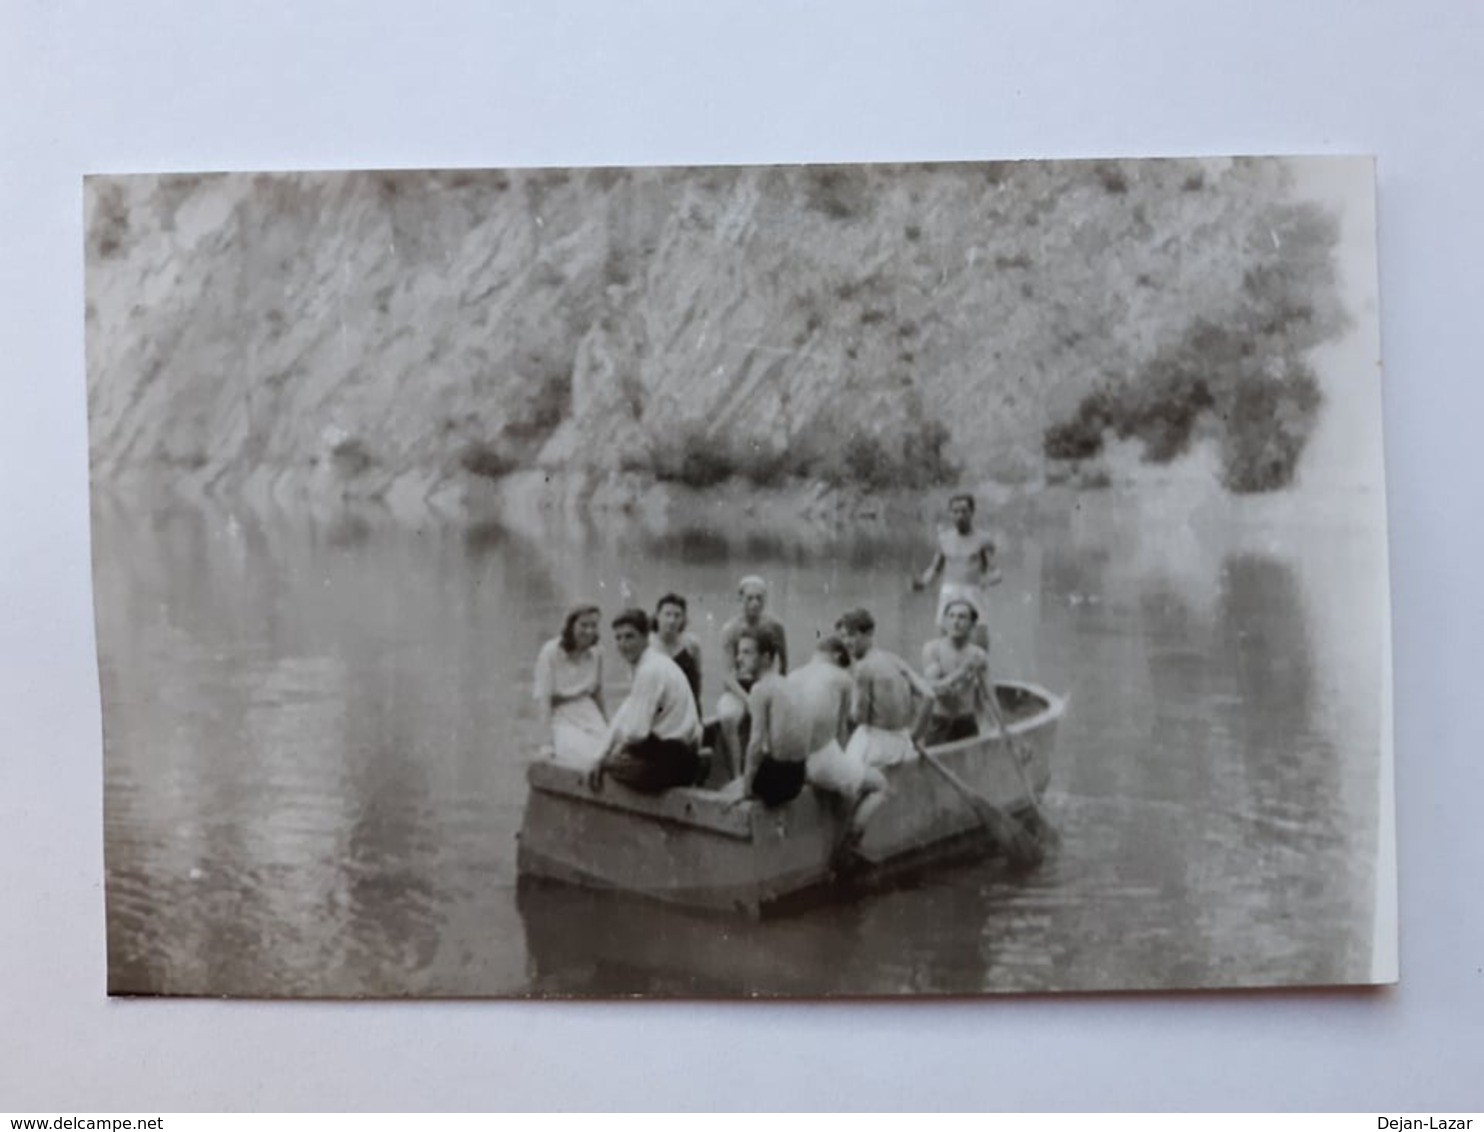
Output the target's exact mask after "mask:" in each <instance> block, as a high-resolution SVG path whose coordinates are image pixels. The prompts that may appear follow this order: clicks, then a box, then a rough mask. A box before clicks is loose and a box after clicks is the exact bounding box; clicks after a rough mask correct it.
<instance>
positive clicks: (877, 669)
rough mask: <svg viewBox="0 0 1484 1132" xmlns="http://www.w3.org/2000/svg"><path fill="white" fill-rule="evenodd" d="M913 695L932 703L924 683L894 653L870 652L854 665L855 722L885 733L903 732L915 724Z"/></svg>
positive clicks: (884, 651) (930, 690)
mask: <svg viewBox="0 0 1484 1132" xmlns="http://www.w3.org/2000/svg"><path fill="white" fill-rule="evenodd" d="M914 692H915V693H916V694H917V695H918V696H921V697H923V698H924V699H928V700H931V699H932V696H933V693H932V689H931V688H929V687H928V686H927V684H926V682H925V681H924V680H923V679H922V677H920V676H919V675H917V673H915V672H913V671H912V669H910V668H909V667H907V662H906V661H904V660H903V659H902V658H901V657H899V656H897V655H896V654H895V653H889V652H887V651H886V650H884V649H877V648H873V649H872V650H871V651H870V652H868V653H866V655H865V656H863V657H861V658H860V659H858V660H857V661H856V662H855V701H854V710H853V714H854V716H855V721H856V722H857V723H860V724H864V725H866V726H870V727H880V728H882V729H884V730H886V731H902V730H905V729H907V728H909V727H912V726H913V724H914V723H915V722H916V720H917V714H918V713H917V710H916V708H915V706H914V704H913V694H914Z"/></svg>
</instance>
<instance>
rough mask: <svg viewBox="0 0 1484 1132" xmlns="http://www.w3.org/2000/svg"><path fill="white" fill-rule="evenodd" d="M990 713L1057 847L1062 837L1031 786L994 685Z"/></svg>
mask: <svg viewBox="0 0 1484 1132" xmlns="http://www.w3.org/2000/svg"><path fill="white" fill-rule="evenodd" d="M989 713H990V715H992V716H993V717H994V725H995V726H996V727H997V728H999V731H1000V742H1001V743H1002V744H1003V745H1004V748H1005V755H1006V757H1008V758H1009V760H1010V762H1011V763H1012V764H1014V766H1015V773H1016V774H1017V775H1018V776H1019V777H1020V785H1021V788H1022V789H1023V790H1024V791H1025V796H1026V798H1027V800H1029V802H1030V804H1031V809H1032V810H1034V811H1035V813H1036V821H1037V823H1038V824H1039V825H1040V827H1041V829H1043V830H1044V831H1045V837H1046V839H1047V840H1048V841H1050V842H1051V844H1052V845H1053V846H1055V845H1056V843H1057V842H1058V841H1060V840H1061V837H1060V835H1059V834H1058V833H1057V832H1056V827H1055V826H1053V825H1052V824H1051V822H1050V821H1048V820H1047V818H1046V813H1045V811H1044V810H1042V809H1041V803H1040V800H1039V799H1038V798H1037V797H1036V788H1035V787H1034V786H1032V785H1031V780H1030V776H1029V775H1028V774H1026V771H1025V764H1026V760H1024V759H1022V758H1021V750H1022V748H1021V745H1020V744H1019V743H1017V742H1016V741H1015V738H1014V736H1012V735H1011V734H1010V728H1009V726H1008V725H1007V724H1006V723H1005V717H1004V716H1003V715H1002V714H1001V713H1000V701H999V697H998V695H996V693H995V689H994V685H993V684H991V685H990V689H989Z"/></svg>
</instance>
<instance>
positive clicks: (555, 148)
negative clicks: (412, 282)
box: [0, 0, 1484, 1113]
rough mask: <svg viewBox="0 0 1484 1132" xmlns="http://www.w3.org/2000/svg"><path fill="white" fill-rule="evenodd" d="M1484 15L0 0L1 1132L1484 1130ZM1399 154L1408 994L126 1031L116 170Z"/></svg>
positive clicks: (1395, 363) (1398, 533) (355, 1016)
mask: <svg viewBox="0 0 1484 1132" xmlns="http://www.w3.org/2000/svg"><path fill="white" fill-rule="evenodd" d="M1481 75H1484V7H1481V6H1480V5H1479V4H1477V3H1471V2H1469V0H1449V2H1432V3H1411V4H1405V3H1401V2H1396V3H1381V2H1360V0H1349V2H1338V0H1325V2H1317V0H1310V2H1307V3H1302V4H1295V3H1280V2H1272V0H1262V2H1251V0H1249V2H1245V3H1231V4H1220V5H1217V4H1213V3H1195V2H1193V0H1186V2H1171V3H1152V2H1145V0H1138V2H1134V0H1119V2H1118V3H1112V2H1100V0H1085V2H1083V3H1069V2H1060V3H1048V2H1040V3H1035V2H1025V3H993V2H989V0H985V2H982V3H971V2H967V0H964V2H956V0H954V2H950V0H943V2H939V3H917V4H913V3H905V2H903V3H899V4H871V3H865V2H863V0H820V2H815V3H807V2H799V0H745V2H742V0H738V2H732V0H726V2H717V0H708V2H706V3H700V2H683V0H671V2H668V3H659V2H629V3H624V4H619V3H605V2H599V0H591V2H589V3H585V4H583V3H537V2H534V0H532V2H529V3H503V4H500V3H488V4H480V3H474V2H472V0H470V2H465V3H444V4H436V5H431V4H430V5H427V6H426V8H425V7H424V6H423V5H414V4H411V3H394V2H389V0H358V2H355V3H351V2H344V3H340V2H333V3H331V2H326V3H321V4H318V5H312V6H311V5H305V4H290V3H278V2H275V3H213V4H201V3H198V2H185V0H181V2H178V3H169V2H163V0H151V2H135V3H131V4H127V5H125V4H93V5H88V6H85V5H83V4H81V3H79V2H78V0H51V2H42V0H29V2H23V0H0V379H3V381H4V393H3V399H0V740H3V747H0V1110H17V1109H20V1110H41V1111H46V1112H67V1111H87V1110H115V1111H124V1110H135V1111H138V1112H141V1113H147V1112H150V1111H160V1110H198V1109H206V1110H211V1109H218V1108H233V1109H240V1108H249V1109H251V1108H256V1109H313V1108H333V1109H343V1108H378V1109H385V1108H394V1109H395V1108H459V1109H487V1108H632V1107H651V1106H652V1107H663V1108H672V1107H687V1108H689V1107H721V1108H749V1107H782V1106H787V1107H829V1108H843V1107H867V1106H869V1107H887V1108H895V1107H902V1106H915V1107H932V1108H937V1107H956V1108H1010V1109H1016V1108H1038V1109H1039V1108H1050V1109H1058V1108H1074V1109H1086V1108H1092V1109H1116V1108H1129V1107H1134V1108H1151V1107H1152V1108H1219V1109H1246V1108H1276V1109H1293V1108H1300V1109H1301V1108H1324V1109H1362V1110H1376V1111H1386V1110H1390V1111H1424V1110H1426V1109H1435V1110H1436V1109H1479V1108H1484V1053H1481V1051H1484V900H1481V892H1484V881H1481V876H1484V852H1481V847H1484V834H1481V832H1480V824H1479V816H1478V815H1479V809H1480V804H1481V802H1484V743H1481V741H1480V740H1481V713H1480V712H1479V711H1478V709H1477V706H1476V705H1477V703H1478V701H1479V699H1480V687H1479V676H1480V671H1479V666H1478V664H1477V661H1478V658H1479V657H1480V656H1481V653H1484V647H1481V643H1480V641H1481V638H1480V630H1481V628H1484V625H1481V620H1484V619H1481V617H1480V613H1481V606H1484V597H1481V592H1484V587H1481V582H1484V576H1481V570H1480V561H1481V554H1480V550H1481V540H1480V536H1479V524H1480V522H1481V520H1484V505H1481V493H1480V484H1481V480H1484V475H1481V472H1480V448H1481V446H1484V435H1481V429H1484V392H1481V379H1484V365H1481V361H1484V351H1481V347H1480V343H1481V341H1484V338H1481V329H1484V273H1481V271H1480V269H1479V261H1480V258H1481V252H1484V240H1481V234H1484V221H1481V216H1484V205H1481V202H1484V78H1481ZM1227 153H1374V154H1376V155H1378V157H1379V160H1380V165H1379V177H1380V226H1381V245H1380V253H1381V266H1382V286H1381V297H1382V334H1383V344H1384V359H1385V366H1386V382H1385V385H1386V405H1385V408H1386V421H1385V424H1386V430H1387V437H1386V439H1387V451H1388V487H1389V491H1390V499H1391V546H1392V556H1393V558H1392V566H1393V594H1394V613H1395V629H1394V637H1395V652H1394V657H1395V672H1396V724H1397V732H1396V734H1397V743H1396V751H1397V767H1398V786H1397V800H1398V831H1399V851H1400V894H1401V917H1402V949H1401V959H1402V984H1401V986H1400V988H1398V989H1395V990H1392V991H1386V992H1376V993H1324V992H1314V993H1300V994H1222V995H1205V996H1199V995H1188V996H1187V995H1177V996H1168V995H1167V996H1158V997H1131V996H1108V997H1086V996H1083V997H1069V998H1061V999H1057V998H1042V999H1034V1000H1024V999H1023V1000H992V1001H983V1002H978V1001H974V1002H959V1003H950V1004H938V1005H926V1004H919V1003H903V1004H894V1005H872V1004H847V1005H822V1004H800V1005H774V1006H762V1005H749V1004H732V1005H709V1004H697V1005H645V1004H608V1005H579V1004H572V1005H567V1004H554V1003H533V1004H499V1003H458V1004H443V1005H435V1004H349V1005H347V1004H330V1003H288V1004H274V1003H229V1002H168V1001H167V1002H150V1001H114V1002H111V1001H108V1000H107V999H106V998H105V996H104V942H103V890H102V874H101V856H102V831H101V823H100V813H101V766H100V760H101V747H100V739H99V709H98V687H97V672H96V666H95V661H94V657H93V651H92V650H93V632H92V609H91V598H90V592H89V577H88V574H89V563H88V508H87V447H86V394H85V384H84V368H83V335H82V325H83V323H82V310H83V294H82V226H81V218H82V212H81V209H82V206H81V177H82V174H83V173H84V172H87V171H107V172H133V171H147V170H183V169H259V168H262V169H295V168H365V167H388V166H400V167H428V166H433V167H440V166H443V167H446V166H458V165H467V166H491V165H576V164H603V163H609V164H645V163H667V164H690V163H704V162H728V163H733V162H775V161H806V160H807V161H872V160H923V159H977V158H1005V157H1033V156H1109V155H1113V156H1132V155H1146V154H1148V155H1153V154H1227Z"/></svg>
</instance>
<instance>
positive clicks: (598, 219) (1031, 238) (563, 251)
mask: <svg viewBox="0 0 1484 1132" xmlns="http://www.w3.org/2000/svg"><path fill="white" fill-rule="evenodd" d="M1288 192H1289V187H1288V184H1287V181H1286V176H1285V173H1284V170H1283V167H1282V166H1281V165H1279V164H1276V163H1272V162H1258V161H1240V162H1235V163H1233V162H1212V161H1206V162H1197V161H1167V162H1128V163H1058V164H1048V163H1018V164H995V165H964V166H933V167H927V166H912V167H904V166H903V167H897V166H880V167H863V168H856V167H850V168H845V167H841V168H821V167H811V168H805V167H774V168H767V167H764V168H749V169H691V170H632V171H630V170H585V171H562V170H526V171H483V172H445V173H334V174H284V175H279V174H273V175H268V174H262V175H246V174H243V175H235V174H234V175H220V176H187V177H130V178H106V179H98V178H95V179H92V180H91V181H90V182H89V186H88V192H87V204H88V259H87V297H88V312H87V315H88V374H89V405H90V416H91V428H92V434H91V435H92V457H93V467H94V478H95V482H97V483H99V484H117V485H120V486H127V485H129V484H131V483H135V482H138V481H142V480H150V479H165V480H168V481H170V482H172V483H176V484H181V485H186V486H188V487H192V488H195V489H199V490H203V491H208V492H213V493H224V492H231V491H240V492H248V493H256V494H261V495H266V496H270V497H276V498H291V497H295V496H303V495H335V494H349V495H359V496H387V495H393V494H395V495H399V496H401V497H405V498H410V499H419V498H426V499H434V498H440V497H448V496H450V495H456V494H458V493H460V492H464V491H466V490H467V489H468V488H469V487H470V485H477V484H479V483H481V482H493V481H496V480H499V479H500V478H502V477H504V476H506V475H508V474H509V473H511V472H513V471H516V470H522V469H524V470H531V469H537V470H543V471H545V472H547V473H548V474H552V475H561V476H564V477H568V478H570V479H573V480H580V481H583V482H588V483H600V482H603V481H605V480H606V479H610V478H612V477H614V476H617V475H619V474H624V475H627V476H629V477H633V476H639V477H644V476H649V477H654V476H656V475H658V477H659V478H661V479H664V478H669V479H676V480H681V481H686V482H695V481H697V480H698V478H699V480H708V479H720V478H725V477H726V476H728V475H734V476H750V477H753V478H754V479H756V480H757V481H758V482H769V481H776V479H777V478H779V477H786V476H789V475H806V476H823V477H824V478H834V479H835V480H836V481H841V480H848V479H850V477H851V476H860V475H862V474H866V475H867V476H868V478H869V473H871V471H872V466H873V462H877V463H881V462H887V463H889V462H890V461H894V460H895V461H900V460H902V459H903V458H904V457H907V458H908V459H907V462H906V464H904V465H903V466H904V467H908V466H911V465H912V464H913V463H914V462H916V463H919V464H920V463H922V462H923V461H924V460H927V461H929V462H931V461H932V460H937V461H938V463H939V464H940V465H941V467H940V468H939V469H938V471H937V472H935V473H934V474H935V475H940V476H947V475H951V474H953V473H954V472H955V471H958V472H961V473H962V475H963V476H964V477H965V478H971V479H983V478H990V477H1000V478H1004V479H1014V478H1020V479H1024V478H1034V477H1036V476H1038V475H1039V474H1040V470H1041V463H1042V444H1043V434H1044V433H1045V430H1046V429H1047V427H1048V425H1050V424H1052V423H1054V422H1055V421H1056V420H1058V419H1061V418H1063V417H1065V416H1066V415H1067V414H1069V413H1071V412H1073V411H1074V410H1075V409H1076V406H1077V405H1078V402H1079V400H1080V399H1082V398H1084V397H1085V396H1086V395H1087V394H1088V393H1089V391H1091V390H1094V389H1096V388H1099V387H1100V386H1101V385H1106V384H1107V383H1110V382H1114V383H1116V382H1119V381H1125V382H1127V381H1134V380H1137V378H1138V375H1139V374H1140V372H1141V367H1146V366H1148V365H1150V364H1151V363H1152V362H1153V360H1154V359H1156V358H1157V357H1160V356H1161V354H1160V351H1161V349H1164V348H1166V347H1167V345H1168V343H1169V342H1170V341H1172V340H1177V339H1179V337H1180V336H1181V335H1184V334H1186V333H1187V332H1188V329H1189V327H1190V326H1191V325H1192V324H1194V323H1195V322H1196V321H1198V320H1205V321H1207V322H1211V321H1215V322H1221V321H1222V320H1223V319H1227V320H1233V319H1236V320H1238V321H1240V320H1243V319H1245V320H1248V321H1250V320H1251V319H1252V318H1253V317H1255V315H1254V311H1255V312H1256V316H1260V315H1262V314H1263V311H1262V310H1260V309H1257V308H1260V307H1261V305H1262V303H1263V302H1265V301H1268V302H1271V303H1276V302H1280V301H1287V300H1286V299H1285V298H1283V296H1279V298H1277V299H1271V300H1265V299H1263V298H1262V296H1261V295H1255V292H1254V283H1253V280H1254V278H1257V279H1259V280H1262V279H1268V278H1273V277H1277V278H1289V277H1292V278H1289V282H1291V283H1293V284H1294V286H1298V287H1301V288H1302V290H1303V294H1305V295H1306V296H1308V299H1307V302H1308V306H1309V309H1308V310H1307V312H1300V314H1302V317H1297V316H1295V315H1294V314H1293V312H1291V311H1290V312H1289V317H1288V318H1287V321H1286V322H1284V323H1283V324H1282V325H1281V326H1279V328H1278V330H1277V331H1274V332H1271V333H1268V334H1267V337H1266V338H1265V339H1263V340H1261V341H1259V342H1258V343H1257V346H1256V348H1257V349H1260V350H1261V351H1265V352H1267V353H1269V354H1273V355H1275V356H1276V355H1282V356H1283V357H1288V356H1289V355H1294V356H1296V355H1298V354H1301V353H1302V351H1304V350H1306V349H1308V348H1309V347H1311V346H1312V345H1314V344H1315V343H1316V342H1318V341H1322V340H1323V339H1324V338H1325V337H1327V336H1329V335H1331V334H1333V333H1334V331H1335V330H1336V329H1337V328H1338V326H1339V325H1340V322H1341V317H1342V316H1341V314H1340V312H1339V310H1338V307H1337V306H1336V303H1337V300H1336V299H1335V297H1334V288H1333V269H1332V266H1331V265H1330V262H1329V255H1330V251H1331V247H1330V245H1332V243H1333V238H1332V237H1331V238H1330V240H1329V243H1325V240H1324V239H1323V238H1322V233H1321V236H1320V237H1318V238H1313V239H1311V240H1310V241H1309V244H1307V245H1305V246H1302V247H1299V248H1294V247H1292V246H1289V247H1287V248H1285V246H1284V245H1283V243H1282V241H1281V240H1280V239H1279V238H1278V237H1277V236H1276V235H1275V232H1277V231H1279V230H1280V229H1281V230H1286V229H1282V225H1283V223H1284V216H1287V215H1289V214H1291V212H1292V209H1293V205H1292V204H1291V202H1289V201H1288V199H1287V197H1288ZM1284 210H1288V212H1285V211H1284ZM1290 219H1291V217H1290ZM1290 226H1291V225H1290ZM1264 272H1266V273H1268V274H1267V275H1266V276H1265V275H1263V273H1264ZM1274 273H1276V276H1275V275H1274ZM1284 273H1287V274H1286V275H1285V274H1284ZM1326 273H1328V274H1326ZM1270 289H1271V288H1270ZM1292 290H1293V288H1292V287H1290V288H1289V291H1285V292H1284V293H1283V295H1288V294H1289V292H1291V291H1292ZM1263 325H1264V326H1267V327H1269V329H1270V330H1271V326H1272V320H1271V319H1269V320H1268V322H1267V323H1263ZM1279 360H1280V361H1281V360H1282V357H1280V358H1279ZM1269 368H1271V367H1269ZM934 438H936V439H934ZM852 445H854V447H853V448H852ZM913 445H916V447H915V448H914V447H912V446H913ZM924 452H926V453H928V456H923V453H924ZM890 466H892V467H895V466H896V465H890ZM863 469H864V471H863ZM890 474H892V473H887V475H886V478H890ZM929 478H931V477H929Z"/></svg>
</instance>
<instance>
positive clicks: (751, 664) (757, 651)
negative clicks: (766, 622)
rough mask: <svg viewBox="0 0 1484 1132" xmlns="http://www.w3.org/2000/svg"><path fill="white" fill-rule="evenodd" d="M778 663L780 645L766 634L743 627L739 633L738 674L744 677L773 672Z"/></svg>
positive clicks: (749, 677)
mask: <svg viewBox="0 0 1484 1132" xmlns="http://www.w3.org/2000/svg"><path fill="white" fill-rule="evenodd" d="M777 663H778V646H777V644H775V643H774V641H773V639H772V638H771V637H769V636H767V635H766V634H763V633H756V632H753V631H752V630H751V629H743V630H742V632H740V633H738V634H737V675H739V676H741V677H743V678H744V679H751V678H753V677H756V676H761V675H762V674H763V673H765V672H771V671H772V670H773V667H774V665H776V664H777Z"/></svg>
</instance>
